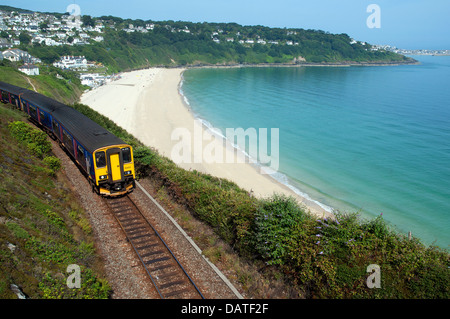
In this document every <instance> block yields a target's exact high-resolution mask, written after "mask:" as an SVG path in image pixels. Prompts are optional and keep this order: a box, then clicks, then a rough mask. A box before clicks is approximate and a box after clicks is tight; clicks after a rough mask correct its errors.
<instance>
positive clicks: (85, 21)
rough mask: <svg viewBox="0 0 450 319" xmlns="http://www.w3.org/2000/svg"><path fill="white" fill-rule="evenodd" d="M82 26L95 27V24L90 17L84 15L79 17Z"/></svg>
mask: <svg viewBox="0 0 450 319" xmlns="http://www.w3.org/2000/svg"><path fill="white" fill-rule="evenodd" d="M81 21H82V22H83V25H84V26H86V27H95V22H94V20H93V19H92V17H91V16H90V15H84V16H82V17H81Z"/></svg>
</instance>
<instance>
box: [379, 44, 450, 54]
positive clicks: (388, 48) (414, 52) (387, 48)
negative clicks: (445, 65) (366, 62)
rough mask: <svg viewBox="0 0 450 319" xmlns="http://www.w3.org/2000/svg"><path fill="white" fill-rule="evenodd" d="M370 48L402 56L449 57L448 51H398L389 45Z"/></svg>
mask: <svg viewBox="0 0 450 319" xmlns="http://www.w3.org/2000/svg"><path fill="white" fill-rule="evenodd" d="M372 47H373V48H375V49H378V50H379V49H382V50H386V51H391V52H395V53H398V54H403V55H450V50H427V49H419V50H407V49H399V48H397V47H394V46H390V45H373V46H372Z"/></svg>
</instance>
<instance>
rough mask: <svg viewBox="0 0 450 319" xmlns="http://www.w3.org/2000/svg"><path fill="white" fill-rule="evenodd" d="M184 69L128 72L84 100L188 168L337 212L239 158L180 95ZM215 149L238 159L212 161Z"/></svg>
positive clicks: (316, 209)
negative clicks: (209, 156)
mask: <svg viewBox="0 0 450 319" xmlns="http://www.w3.org/2000/svg"><path fill="white" fill-rule="evenodd" d="M184 70H185V69H160V68H151V69H145V70H138V71H132V72H127V73H123V74H121V78H120V79H118V80H115V81H112V82H109V83H107V84H106V85H103V86H101V87H98V88H96V89H93V90H90V91H89V92H86V93H84V94H83V95H82V97H81V101H80V102H81V103H83V104H86V105H89V106H90V107H91V108H92V109H94V110H96V111H98V112H99V113H101V114H103V115H105V116H107V117H108V118H110V119H111V120H113V121H114V122H115V123H116V124H118V125H119V126H121V127H123V128H124V129H126V130H127V131H128V132H129V133H131V134H133V135H134V136H135V137H137V138H138V139H139V140H140V141H141V142H143V143H144V144H145V145H147V146H150V147H153V148H154V149H156V150H158V152H159V153H160V154H161V155H164V156H166V157H169V158H171V159H172V160H174V161H175V162H176V163H177V164H178V165H179V166H181V167H183V168H184V169H188V170H189V169H192V170H193V169H195V170H198V171H201V172H205V173H208V174H211V175H213V176H217V177H220V178H226V179H228V180H231V181H233V182H235V183H236V184H237V185H239V186H240V187H242V188H244V189H246V190H247V191H249V192H252V193H253V194H254V196H257V197H267V196H270V195H273V194H274V193H279V194H286V195H290V196H293V197H295V198H296V199H297V200H298V201H299V202H300V203H302V204H303V205H304V206H306V208H307V209H309V210H310V212H311V213H313V214H315V215H317V216H320V217H323V216H331V215H332V214H331V213H330V212H328V211H326V210H325V209H323V208H322V207H321V206H320V205H318V204H317V203H316V202H313V201H311V200H308V199H306V198H304V197H302V196H300V195H299V194H297V193H295V192H294V191H293V190H291V189H290V188H289V187H287V186H286V185H283V184H282V183H279V182H278V181H276V180H275V179H273V178H271V177H270V176H269V175H267V174H261V173H260V171H259V169H257V168H256V167H254V166H252V165H251V164H249V163H241V162H239V160H238V159H237V156H238V154H237V153H236V150H235V149H234V148H233V147H231V146H230V145H229V144H227V142H226V141H225V142H224V140H223V139H219V138H217V137H216V135H214V134H211V132H210V131H209V130H208V129H207V128H206V127H204V126H203V125H202V124H201V122H199V121H198V120H196V119H195V117H194V116H193V114H192V113H191V112H190V110H189V108H188V106H187V105H186V104H185V102H184V101H183V97H182V96H181V94H180V93H179V84H180V82H181V79H182V73H183V72H184ZM186 136H187V137H188V138H186ZM196 137H197V139H196ZM198 137H200V143H198V141H199V138H198ZM196 141H197V143H196ZM211 149H213V150H214V154H218V153H220V154H222V155H223V156H222V158H224V159H225V158H226V159H232V158H233V160H232V161H230V160H227V161H222V162H220V161H208V160H207V159H205V158H203V157H202V155H203V154H206V153H205V152H208V151H210V150H211ZM219 150H220V152H219ZM187 151H190V155H189V159H190V160H188V161H185V162H180V160H179V159H178V160H175V159H174V156H178V155H180V154H181V155H183V156H184V155H186V154H187Z"/></svg>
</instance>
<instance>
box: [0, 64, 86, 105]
mask: <svg viewBox="0 0 450 319" xmlns="http://www.w3.org/2000/svg"><path fill="white" fill-rule="evenodd" d="M17 67H18V63H17V62H10V61H8V60H6V59H4V60H3V61H0V81H3V82H7V83H10V84H13V85H17V86H20V87H23V88H26V89H28V90H32V91H34V90H36V91H37V92H39V93H41V94H44V95H47V96H50V97H52V98H54V99H56V100H58V101H61V102H64V103H68V104H72V103H74V102H75V101H78V99H79V97H80V95H81V93H82V91H83V90H84V89H85V88H84V87H83V86H82V85H81V82H80V79H79V78H78V76H77V75H76V73H75V72H72V71H62V70H60V69H58V68H55V67H53V66H42V65H41V66H40V67H39V72H40V75H34V76H27V75H26V74H24V73H22V72H20V71H18V70H17ZM57 75H59V77H60V78H59V79H58V78H57Z"/></svg>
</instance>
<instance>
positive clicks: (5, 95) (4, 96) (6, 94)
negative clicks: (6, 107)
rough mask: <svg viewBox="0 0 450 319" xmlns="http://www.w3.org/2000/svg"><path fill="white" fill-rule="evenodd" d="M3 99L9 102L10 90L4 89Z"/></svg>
mask: <svg viewBox="0 0 450 319" xmlns="http://www.w3.org/2000/svg"><path fill="white" fill-rule="evenodd" d="M2 99H3V101H5V102H9V96H8V92H6V91H2Z"/></svg>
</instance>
